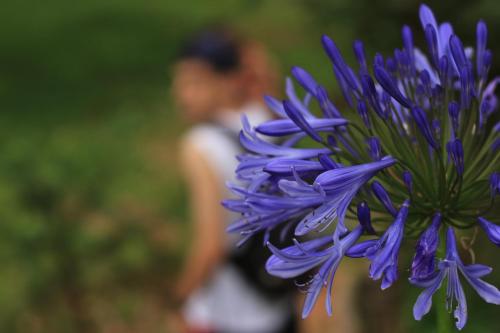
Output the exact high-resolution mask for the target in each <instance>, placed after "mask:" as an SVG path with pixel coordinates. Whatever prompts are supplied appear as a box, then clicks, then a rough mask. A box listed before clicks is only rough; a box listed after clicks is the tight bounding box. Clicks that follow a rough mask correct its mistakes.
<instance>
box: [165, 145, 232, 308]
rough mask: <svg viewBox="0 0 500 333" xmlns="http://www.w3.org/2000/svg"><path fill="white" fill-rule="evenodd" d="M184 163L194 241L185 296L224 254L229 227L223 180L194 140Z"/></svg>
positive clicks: (181, 289)
mask: <svg viewBox="0 0 500 333" xmlns="http://www.w3.org/2000/svg"><path fill="white" fill-rule="evenodd" d="M181 166H182V168H183V173H184V176H185V179H186V182H187V185H188V189H189V200H190V212H191V221H192V233H191V236H192V238H191V245H190V248H189V251H188V255H187V258H186V261H185V264H184V268H183V270H182V271H181V274H180V276H179V280H178V281H179V282H178V284H177V286H176V290H175V293H176V294H177V296H178V297H179V299H181V300H183V299H185V298H186V297H187V296H188V295H189V294H190V293H191V292H192V291H194V290H196V289H197V288H198V287H199V286H200V285H202V284H203V282H204V281H205V280H206V279H207V277H208V276H210V273H211V272H212V271H213V269H214V268H215V267H216V266H217V264H218V263H219V262H220V261H221V260H222V259H223V258H224V255H225V253H224V247H225V246H224V245H225V240H226V237H225V231H224V210H223V207H222V206H221V204H220V202H221V200H222V199H223V198H222V193H223V189H222V188H221V183H222V182H221V181H220V180H219V179H218V177H217V175H216V173H215V170H213V168H211V166H210V164H209V163H208V161H207V160H206V158H205V157H204V156H203V153H202V152H200V151H199V150H198V149H197V148H196V147H195V146H194V145H193V144H190V143H189V142H186V143H184V144H183V145H182V146H181Z"/></svg>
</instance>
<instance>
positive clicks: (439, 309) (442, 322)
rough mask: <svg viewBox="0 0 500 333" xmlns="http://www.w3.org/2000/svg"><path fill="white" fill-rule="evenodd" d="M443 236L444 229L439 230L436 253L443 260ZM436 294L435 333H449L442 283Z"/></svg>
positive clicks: (444, 251)
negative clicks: (439, 235)
mask: <svg viewBox="0 0 500 333" xmlns="http://www.w3.org/2000/svg"><path fill="white" fill-rule="evenodd" d="M444 235H445V228H441V237H440V238H441V241H440V242H439V248H438V251H437V256H438V257H441V258H444V257H445V256H446V242H445V241H444V239H445V237H444ZM436 294H437V295H436V296H437V297H436V303H435V304H436V305H435V306H434V308H435V311H436V324H437V333H451V332H453V330H452V327H453V326H452V325H453V318H452V316H451V313H450V312H449V311H448V309H447V307H446V305H445V304H446V286H445V285H444V283H443V284H442V285H441V287H440V288H439V290H438V291H437V293H436Z"/></svg>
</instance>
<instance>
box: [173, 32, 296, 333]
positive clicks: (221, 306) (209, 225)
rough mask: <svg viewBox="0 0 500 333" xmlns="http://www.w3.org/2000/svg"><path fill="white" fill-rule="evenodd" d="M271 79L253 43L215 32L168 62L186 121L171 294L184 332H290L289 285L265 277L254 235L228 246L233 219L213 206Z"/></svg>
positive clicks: (262, 113) (260, 114)
mask: <svg viewBox="0 0 500 333" xmlns="http://www.w3.org/2000/svg"><path fill="white" fill-rule="evenodd" d="M275 82H276V76H275V75H274V69H273V67H272V66H271V64H270V62H269V60H268V58H267V54H266V52H265V51H264V50H263V48H262V47H261V46H260V45H259V44H257V43H254V42H243V41H240V40H238V39H236V38H235V37H234V36H232V35H231V34H230V33H228V32H227V31H225V30H221V29H214V30H207V31H204V32H202V33H200V34H198V35H197V36H195V37H194V38H193V39H192V40H190V41H188V42H187V43H186V45H185V47H184V48H183V50H182V53H181V57H180V59H179V61H178V63H177V64H176V65H175V69H174V80H173V96H174V98H175V101H176V103H177V105H178V107H179V108H180V109H181V110H182V114H183V116H184V117H185V118H186V119H187V120H188V121H189V122H190V123H192V124H193V126H192V127H191V128H190V129H189V131H188V132H187V133H186V134H185V136H184V138H183V140H182V143H181V145H180V158H181V163H182V168H183V172H184V174H185V178H186V181H187V184H188V188H189V195H190V208H191V219H192V222H193V223H192V229H193V230H192V232H191V235H192V239H191V246H190V248H189V251H188V255H187V259H186V262H185V264H184V269H183V271H182V272H181V274H180V277H179V282H178V284H177V285H176V286H175V291H174V292H175V294H176V296H177V298H178V300H179V302H181V303H182V304H183V306H182V311H181V317H182V319H183V321H184V330H185V331H187V332H191V333H195V332H199V333H202V332H203V333H211V332H214V333H215V332H217V333H280V332H283V333H285V332H287V333H293V332H296V328H295V326H296V319H295V317H296V310H295V306H294V299H293V297H294V292H293V291H294V288H293V285H292V286H291V287H290V286H289V285H288V283H283V282H282V281H280V280H278V279H275V278H272V277H270V276H269V275H268V274H267V273H266V272H265V270H264V262H265V260H266V259H267V257H268V255H269V253H268V250H267V249H266V248H265V247H263V246H262V244H263V239H262V238H260V239H258V238H256V239H255V240H250V242H249V243H247V244H245V245H244V246H242V247H241V248H238V247H237V246H236V242H237V241H238V238H239V237H237V235H228V234H227V233H226V232H225V229H226V227H227V226H228V225H229V223H230V222H231V221H232V220H234V217H235V216H234V215H232V214H231V213H229V212H227V211H226V210H225V209H224V208H223V207H222V206H221V201H222V200H223V199H224V198H228V197H229V196H230V193H229V192H228V191H227V189H226V187H225V183H226V181H232V182H237V180H236V179H234V170H235V169H236V166H237V160H236V157H235V156H236V155H238V154H239V153H241V152H242V148H241V147H240V144H239V140H238V133H239V131H240V129H241V120H240V118H241V115H242V114H245V115H246V116H247V117H248V119H249V121H250V123H251V124H258V123H260V122H262V121H265V120H267V119H269V118H270V115H269V114H268V113H267V112H266V110H265V108H264V107H263V105H262V102H261V101H262V95H263V94H264V92H270V91H272V88H273V86H274V84H275ZM273 237H274V236H273Z"/></svg>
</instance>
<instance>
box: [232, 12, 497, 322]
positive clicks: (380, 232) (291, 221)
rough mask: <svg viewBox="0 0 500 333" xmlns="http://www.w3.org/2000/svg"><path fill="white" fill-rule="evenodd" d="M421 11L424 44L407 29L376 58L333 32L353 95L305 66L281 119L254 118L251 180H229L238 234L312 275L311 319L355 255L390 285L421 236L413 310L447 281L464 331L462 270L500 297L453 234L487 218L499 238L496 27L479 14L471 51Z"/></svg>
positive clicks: (333, 50)
mask: <svg viewBox="0 0 500 333" xmlns="http://www.w3.org/2000/svg"><path fill="white" fill-rule="evenodd" d="M419 14H420V21H421V23H422V29H423V35H424V37H425V41H426V44H427V45H426V48H427V52H426V53H425V52H424V51H422V50H421V49H419V48H417V47H415V45H414V42H413V33H412V30H411V29H410V27H408V26H404V27H403V29H402V38H403V47H402V48H398V49H395V50H394V52H393V54H391V55H389V56H386V57H384V56H382V55H381V54H376V55H375V56H374V58H373V61H372V62H371V64H370V62H369V60H368V58H367V56H366V54H365V51H364V47H363V43H362V42H361V41H356V42H354V45H353V50H354V55H355V58H356V60H357V63H358V68H357V69H354V68H353V67H350V66H349V65H348V64H347V63H346V61H345V60H344V58H343V56H342V54H341V53H340V50H339V49H338V48H337V46H336V44H335V42H334V41H333V40H332V39H330V38H329V37H328V36H323V37H322V44H323V47H324V49H325V51H326V54H327V56H328V57H329V58H330V60H331V63H332V69H333V74H334V76H335V78H336V80H337V82H338V85H339V87H340V91H341V93H342V96H343V100H344V101H341V102H339V103H338V104H337V105H339V106H337V105H336V104H335V103H334V102H333V100H332V99H331V98H330V96H329V94H328V92H327V89H326V88H325V87H323V86H322V85H321V84H319V83H318V82H317V81H316V80H315V79H314V78H313V77H312V75H311V74H309V73H308V72H307V71H306V70H305V69H303V68H299V67H294V68H293V69H292V76H293V79H294V80H293V79H291V78H288V79H287V81H286V96H287V98H286V99H285V100H283V101H281V100H278V99H276V98H274V97H271V96H266V97H265V101H266V103H267V105H268V107H269V109H270V110H271V111H273V112H274V113H275V115H276V119H274V120H270V121H267V122H265V123H262V124H260V125H258V126H256V127H255V128H252V127H251V126H250V125H249V123H248V121H247V120H246V119H245V118H244V119H243V131H242V132H241V134H240V141H241V144H242V146H243V147H244V148H245V150H246V152H245V153H244V154H242V155H241V156H238V159H239V166H238V168H237V170H236V172H237V175H238V178H239V180H240V182H239V183H238V184H231V185H229V187H230V189H231V190H232V191H233V192H234V194H235V195H236V197H237V198H236V199H228V200H225V201H224V203H223V204H224V205H225V207H226V208H227V209H229V210H231V211H234V212H238V213H240V215H241V217H240V218H239V219H238V220H237V221H235V222H234V223H233V224H232V225H231V226H230V227H229V228H228V231H229V232H237V233H239V234H241V236H242V240H241V242H242V243H243V242H245V241H246V240H247V239H248V238H250V237H252V236H253V235H255V234H257V233H264V235H265V239H266V245H267V246H268V247H269V249H270V250H271V252H272V256H271V257H270V258H269V260H268V261H267V264H266V269H267V271H268V272H269V273H270V274H271V275H275V276H278V277H281V278H285V279H288V278H298V277H301V276H303V275H304V274H306V273H310V272H313V277H312V278H311V280H310V281H308V282H307V283H306V284H305V285H304V286H305V288H306V289H307V296H306V300H305V304H304V308H303V317H306V316H307V315H308V314H309V313H310V311H311V309H312V307H313V306H314V304H315V302H316V300H317V298H318V295H319V294H320V292H321V290H322V289H323V288H324V287H325V288H326V289H327V298H326V309H327V311H328V313H330V314H331V312H332V308H331V290H332V284H333V281H334V275H335V272H336V270H337V268H338V266H339V265H340V263H341V261H342V260H344V259H345V258H366V259H368V260H369V261H370V262H371V265H370V268H369V272H368V275H369V277H370V278H372V279H374V280H379V279H381V288H382V289H386V288H388V287H390V286H391V285H392V284H393V283H394V282H395V281H396V280H397V279H398V276H399V269H398V266H399V263H398V259H399V254H400V251H401V248H402V245H403V243H404V241H408V242H412V241H413V242H414V243H416V246H415V255H414V258H413V262H412V263H411V264H410V265H409V267H410V277H409V281H410V283H411V284H413V285H415V286H417V287H421V288H423V291H422V293H421V294H420V296H419V297H418V299H417V301H416V303H415V306H414V317H415V319H417V320H420V319H421V318H422V317H423V316H424V315H425V314H426V313H428V312H429V310H430V308H431V304H432V296H433V294H434V293H435V292H436V291H437V290H438V289H439V288H441V286H442V284H443V281H444V280H446V281H447V289H446V293H447V299H446V306H447V307H448V309H450V310H451V308H452V306H453V304H454V300H456V304H457V305H456V309H455V311H454V315H455V317H456V319H457V321H456V326H457V328H459V329H461V328H463V327H464V325H465V322H466V320H467V305H466V299H465V294H464V291H463V288H462V285H461V280H460V276H459V274H458V272H460V273H461V276H462V277H463V278H464V279H465V281H467V282H468V283H469V284H470V285H471V286H472V288H473V289H474V290H476V292H477V293H478V294H479V296H481V297H482V298H483V299H484V300H485V301H486V302H489V303H493V304H500V291H499V290H498V289H497V288H495V287H494V286H492V285H490V284H488V283H486V282H484V281H483V280H482V279H481V278H482V277H483V276H485V275H487V274H488V273H490V272H491V268H489V267H487V266H484V265H479V264H468V265H466V264H464V263H463V261H462V259H461V258H460V256H459V251H458V249H457V245H456V244H457V242H456V236H455V233H456V232H459V233H460V234H466V233H468V232H469V230H471V229H473V228H475V227H477V226H479V227H480V228H482V230H484V232H485V233H486V235H487V236H488V237H489V239H490V240H491V242H492V243H494V244H495V245H497V246H500V225H499V222H500V218H499V217H498V214H495V213H494V207H495V200H496V199H497V197H498V196H499V194H500V172H499V171H500V170H498V166H499V165H500V124H491V122H492V121H491V120H492V119H493V117H492V115H493V114H494V113H496V112H498V107H499V103H498V98H497V97H496V96H495V94H494V92H495V88H496V86H497V84H498V83H500V78H496V79H493V80H491V81H490V82H488V71H489V68H490V65H491V62H492V54H491V51H490V50H488V49H487V47H486V41H487V28H486V24H485V23H484V22H483V21H479V23H478V24H477V35H476V46H475V49H473V48H471V47H464V46H463V44H462V42H461V40H460V39H459V37H458V36H456V35H455V34H454V32H453V28H452V26H451V25H450V24H449V23H446V22H445V23H441V24H438V22H437V20H436V19H435V17H434V14H433V13H432V11H431V10H430V9H429V8H428V7H427V6H425V5H422V6H421V7H420V12H419ZM474 62H475V64H474ZM297 84H298V85H299V86H300V87H301V88H302V90H303V91H304V92H303V93H301V92H299V91H297V90H296V85H297ZM340 106H341V107H340ZM340 108H342V109H348V110H346V111H345V112H342V113H341V112H340ZM270 138H271V139H270ZM291 229H293V230H294V234H295V236H296V238H294V239H293V242H294V245H292V246H289V247H286V248H282V249H279V248H277V247H276V246H275V244H274V245H273V244H270V243H269V242H268V241H267V240H268V239H269V234H270V233H271V232H273V231H276V230H278V231H281V232H282V234H283V235H286V234H287V231H289V230H291Z"/></svg>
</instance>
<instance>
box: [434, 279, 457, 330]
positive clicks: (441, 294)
mask: <svg viewBox="0 0 500 333" xmlns="http://www.w3.org/2000/svg"><path fill="white" fill-rule="evenodd" d="M443 301H444V302H446V288H445V287H444V286H441V288H439V290H438V292H437V301H436V305H435V309H436V321H437V333H451V332H453V330H452V327H453V326H452V325H453V318H452V316H451V313H449V312H448V309H446V306H445V305H444V304H443Z"/></svg>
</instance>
